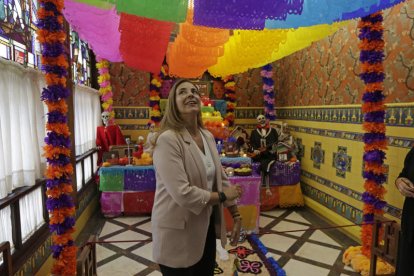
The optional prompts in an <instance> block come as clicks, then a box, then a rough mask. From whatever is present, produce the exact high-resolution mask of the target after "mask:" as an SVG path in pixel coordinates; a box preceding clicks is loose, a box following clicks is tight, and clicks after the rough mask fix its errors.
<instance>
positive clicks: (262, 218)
mask: <svg viewBox="0 0 414 276" xmlns="http://www.w3.org/2000/svg"><path fill="white" fill-rule="evenodd" d="M273 221H274V219H273V218H269V217H265V216H260V218H259V227H262V228H263V227H265V226H267V225H268V224H269V223H271V222H273Z"/></svg>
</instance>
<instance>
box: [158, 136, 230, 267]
mask: <svg viewBox="0 0 414 276" xmlns="http://www.w3.org/2000/svg"><path fill="white" fill-rule="evenodd" d="M202 134H203V135H204V137H205V138H206V141H207V144H208V147H209V149H210V152H211V155H212V157H213V161H214V165H215V167H216V181H215V184H214V186H213V190H215V191H222V187H223V186H228V185H229V182H228V179H227V176H226V174H225V173H224V170H223V168H222V166H221V163H220V158H219V155H218V153H217V149H216V144H215V141H214V137H213V135H212V134H211V133H210V132H208V131H207V130H202ZM153 160H154V167H155V171H156V179H157V188H156V192H155V201H154V207H153V209H152V238H153V259H154V261H155V262H157V263H159V264H163V265H166V266H169V267H174V268H178V267H189V266H192V265H194V264H195V263H197V262H198V261H199V260H200V259H201V257H202V254H203V250H204V244H205V241H206V237H207V230H208V225H209V221H210V215H211V212H213V211H214V212H215V225H216V235H217V238H221V242H222V245H223V247H224V245H225V244H226V228H225V221H224V215H223V204H220V205H216V206H215V207H214V208H213V207H212V206H211V205H208V204H207V203H206V202H207V201H208V200H209V198H210V192H209V191H208V190H207V175H206V170H205V167H204V163H203V160H202V159H201V157H200V153H199V150H198V148H197V145H196V143H195V142H194V141H193V139H192V138H191V136H190V133H189V132H188V131H187V130H183V131H182V132H179V133H178V132H174V131H172V130H168V131H165V132H164V133H162V134H161V135H160V137H159V138H158V141H157V144H156V146H155V148H154V155H153ZM226 203H227V204H226V205H232V204H234V202H226Z"/></svg>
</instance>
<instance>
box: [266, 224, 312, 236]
mask: <svg viewBox="0 0 414 276" xmlns="http://www.w3.org/2000/svg"><path fill="white" fill-rule="evenodd" d="M308 228H309V226H306V225H302V224H297V223H293V222H288V221H281V222H279V223H278V224H276V226H275V227H273V228H272V230H274V231H277V232H285V231H294V230H302V229H303V230H305V231H306V229H308ZM305 231H299V232H286V234H289V235H293V236H297V237H300V236H302V235H303V234H304V233H305Z"/></svg>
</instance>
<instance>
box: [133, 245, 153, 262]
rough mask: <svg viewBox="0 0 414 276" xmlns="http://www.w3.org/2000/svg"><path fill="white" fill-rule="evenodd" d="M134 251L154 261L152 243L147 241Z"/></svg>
mask: <svg viewBox="0 0 414 276" xmlns="http://www.w3.org/2000/svg"><path fill="white" fill-rule="evenodd" d="M132 253H133V254H135V255H138V256H141V257H143V258H145V259H147V260H149V261H151V262H154V260H153V259H152V243H147V244H146V245H144V246H141V247H140V248H138V249H136V250H134V251H132Z"/></svg>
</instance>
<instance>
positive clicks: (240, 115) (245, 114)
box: [235, 107, 264, 119]
mask: <svg viewBox="0 0 414 276" xmlns="http://www.w3.org/2000/svg"><path fill="white" fill-rule="evenodd" d="M260 114H264V110H263V108H259V107H255V108H244V107H242V108H237V107H236V109H235V116H236V119H256V118H257V116H259V115H260Z"/></svg>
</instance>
